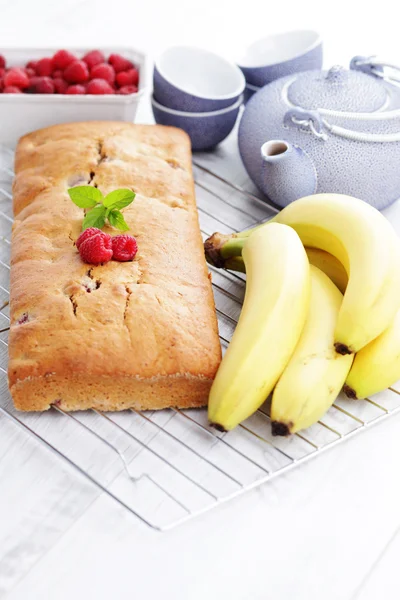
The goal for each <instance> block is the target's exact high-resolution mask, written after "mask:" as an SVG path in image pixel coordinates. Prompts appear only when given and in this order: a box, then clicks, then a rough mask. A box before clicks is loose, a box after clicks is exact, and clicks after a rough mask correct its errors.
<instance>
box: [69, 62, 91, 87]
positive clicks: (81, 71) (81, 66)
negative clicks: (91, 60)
mask: <svg viewBox="0 0 400 600" xmlns="http://www.w3.org/2000/svg"><path fill="white" fill-rule="evenodd" d="M64 79H65V80H66V81H68V82H69V83H82V82H83V81H87V80H88V79H89V69H88V68H87V64H86V63H85V62H83V60H74V62H72V63H70V64H69V65H68V67H67V68H66V69H65V71H64Z"/></svg>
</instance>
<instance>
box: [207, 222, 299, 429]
mask: <svg viewBox="0 0 400 600" xmlns="http://www.w3.org/2000/svg"><path fill="white" fill-rule="evenodd" d="M243 261H244V264H245V267H246V274H247V283H246V293H245V298H244V303H243V308H242V312H241V314H240V318H239V322H238V324H237V327H236V329H235V332H234V334H233V337H232V341H231V343H230V345H229V347H228V349H227V351H226V353H225V356H224V358H223V360H222V363H221V365H220V368H219V370H218V372H217V375H216V378H215V380H214V383H213V385H212V388H211V392H210V398H209V405H208V416H209V420H210V422H211V423H213V425H215V427H217V428H218V429H220V430H223V431H226V430H229V429H233V428H234V427H236V425H238V424H239V423H240V422H241V421H243V420H244V419H247V417H249V416H250V415H251V414H253V413H254V412H255V411H256V410H257V409H258V408H259V407H260V406H261V404H262V403H263V402H264V400H265V399H266V398H267V396H268V395H269V394H270V393H271V391H272V389H273V388H274V386H275V384H276V382H277V380H278V379H279V377H280V375H281V373H282V371H283V369H284V368H285V366H286V364H287V363H288V361H289V359H290V357H291V355H292V353H293V351H294V349H295V347H296V344H297V342H298V339H299V337H300V334H301V331H302V329H303V326H304V323H305V319H306V316H307V311H308V306H309V294H310V267H309V263H308V260H307V255H306V253H305V250H304V248H303V245H302V243H301V241H300V238H299V236H298V235H297V233H296V232H295V231H294V229H292V228H291V227H287V226H286V225H280V224H277V223H271V225H268V227H264V228H262V229H260V230H259V231H257V232H255V233H253V235H252V236H251V237H249V238H248V240H247V242H246V244H245V246H244V248H243Z"/></svg>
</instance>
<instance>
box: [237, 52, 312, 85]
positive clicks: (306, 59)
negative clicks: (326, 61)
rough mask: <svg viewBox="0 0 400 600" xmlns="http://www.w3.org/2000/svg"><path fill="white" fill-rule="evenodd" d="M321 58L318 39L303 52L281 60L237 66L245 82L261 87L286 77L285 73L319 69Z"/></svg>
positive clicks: (290, 73)
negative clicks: (266, 63) (264, 63)
mask: <svg viewBox="0 0 400 600" xmlns="http://www.w3.org/2000/svg"><path fill="white" fill-rule="evenodd" d="M322 60H323V50H322V41H320V42H319V43H318V44H317V45H316V46H314V47H313V48H311V49H310V50H308V51H306V52H305V53H304V54H301V55H300V56H296V57H293V58H291V59H289V60H285V61H283V62H279V63H276V64H269V65H263V66H246V65H242V64H239V67H240V69H241V70H242V72H243V74H244V76H245V78H246V82H247V83H250V84H251V85H255V86H258V87H263V86H264V85H266V84H267V83H271V81H275V80H276V79H279V78H281V77H286V76H287V75H293V74H294V73H300V72H303V71H312V70H315V69H321V68H322Z"/></svg>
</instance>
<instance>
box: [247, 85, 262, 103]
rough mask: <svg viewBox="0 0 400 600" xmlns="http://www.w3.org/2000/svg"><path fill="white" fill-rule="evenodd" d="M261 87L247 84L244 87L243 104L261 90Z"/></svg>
mask: <svg viewBox="0 0 400 600" xmlns="http://www.w3.org/2000/svg"><path fill="white" fill-rule="evenodd" d="M260 89H261V88H259V87H257V86H255V85H251V84H249V83H248V84H247V85H246V87H245V88H244V92H243V104H247V103H248V101H249V100H250V98H251V97H252V96H253V95H254V94H255V93H256V92H258V91H259V90H260Z"/></svg>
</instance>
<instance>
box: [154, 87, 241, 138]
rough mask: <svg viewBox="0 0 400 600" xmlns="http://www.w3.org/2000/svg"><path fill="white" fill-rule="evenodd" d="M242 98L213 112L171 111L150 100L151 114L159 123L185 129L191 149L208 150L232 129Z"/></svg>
mask: <svg viewBox="0 0 400 600" xmlns="http://www.w3.org/2000/svg"><path fill="white" fill-rule="evenodd" d="M241 103H242V98H239V100H238V102H236V103H235V104H234V106H233V107H231V108H228V109H225V110H223V111H216V112H214V113H212V112H211V113H204V114H200V113H196V114H193V113H183V112H179V111H172V110H170V109H168V108H166V107H163V106H161V105H160V104H158V103H157V102H155V100H154V98H153V100H152V109H153V115H154V119H155V121H156V123H158V124H159V125H171V126H172V127H179V128H180V129H183V130H184V131H186V133H187V134H188V135H189V137H190V140H191V142H192V150H209V149H211V148H214V147H215V146H217V145H218V144H219V143H220V142H222V141H223V140H224V139H225V138H226V137H227V136H228V135H229V134H230V132H231V131H232V129H233V128H234V126H235V123H236V119H237V116H238V114H239V110H240V106H241Z"/></svg>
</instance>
